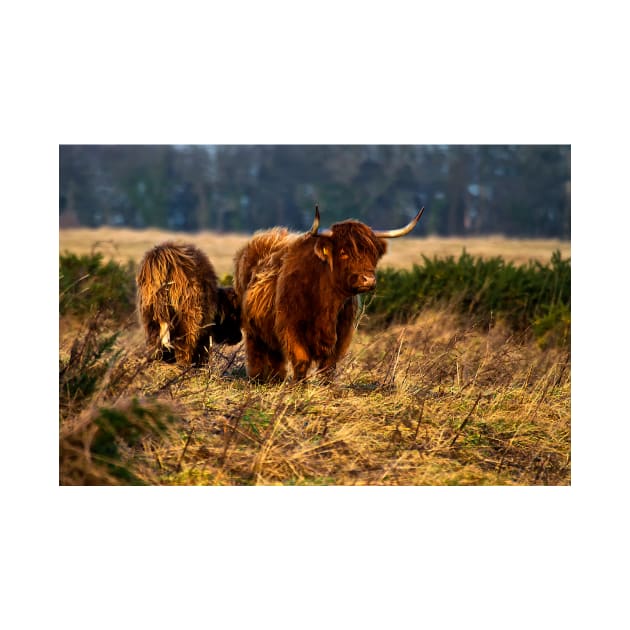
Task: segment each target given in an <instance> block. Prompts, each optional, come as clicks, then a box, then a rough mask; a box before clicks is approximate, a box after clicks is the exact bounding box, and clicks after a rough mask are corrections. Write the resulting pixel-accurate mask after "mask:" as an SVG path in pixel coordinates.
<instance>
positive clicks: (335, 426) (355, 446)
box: [60, 229, 571, 485]
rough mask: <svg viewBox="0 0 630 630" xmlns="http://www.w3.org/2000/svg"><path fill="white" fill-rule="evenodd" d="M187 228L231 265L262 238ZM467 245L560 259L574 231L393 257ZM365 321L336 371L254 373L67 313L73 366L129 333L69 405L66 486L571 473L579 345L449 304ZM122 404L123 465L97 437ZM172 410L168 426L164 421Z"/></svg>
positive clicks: (71, 242) (456, 479)
mask: <svg viewBox="0 0 630 630" xmlns="http://www.w3.org/2000/svg"><path fill="white" fill-rule="evenodd" d="M170 236H172V235H169V234H167V233H165V232H158V231H154V230H148V231H144V232H140V231H132V230H74V229H73V230H63V231H61V232H60V251H61V252H64V251H71V252H75V253H77V254H80V253H86V252H89V251H92V249H93V248H95V247H96V248H99V250H100V251H103V253H104V254H105V255H106V256H110V255H111V256H113V257H114V258H116V259H117V260H119V261H126V260H127V259H129V258H131V259H133V260H136V261H138V260H139V259H140V257H141V256H142V254H143V253H144V251H146V249H148V248H149V247H151V246H153V245H154V244H157V243H159V242H161V241H162V240H164V239H166V238H168V237H170ZM177 237H178V238H179V240H190V241H193V242H194V243H196V244H197V245H199V246H200V247H201V248H202V249H204V251H206V252H207V253H208V254H209V256H210V258H211V260H212V261H213V262H214V263H215V265H216V268H217V271H218V273H219V275H222V274H225V273H230V272H231V267H230V265H231V258H232V256H233V254H234V252H235V251H236V249H237V248H238V247H239V246H240V245H241V244H242V243H243V242H244V241H245V239H246V237H245V236H241V235H215V234H200V235H185V236H184V237H182V235H177ZM464 246H465V247H466V250H467V251H468V252H469V253H471V254H475V255H484V256H495V255H501V256H503V257H504V258H506V259H508V260H514V261H516V262H519V261H526V260H529V259H536V260H540V261H542V262H547V261H548V260H549V258H550V256H551V253H552V252H553V251H554V250H555V249H560V250H561V251H562V255H563V256H564V257H568V256H570V244H569V243H559V242H558V243H557V242H552V241H540V242H538V241H533V242H532V241H514V240H508V239H504V238H499V237H497V238H491V239H485V240H484V239H466V240H456V239H430V238H429V239H411V238H409V239H400V241H399V242H396V243H395V244H392V247H391V253H390V254H389V255H388V258H386V259H385V260H383V261H382V263H381V266H387V265H392V266H406V265H410V264H413V263H414V262H421V259H420V254H422V253H424V254H426V255H428V256H433V255H438V256H443V255H454V256H458V255H459V254H460V253H461V249H462V247H464ZM364 323H365V320H364V319H363V320H359V324H358V329H357V331H356V333H355V336H354V338H353V341H352V344H351V346H350V351H349V353H348V355H347V356H346V357H345V358H344V359H343V360H342V361H341V363H340V365H339V367H338V371H337V375H336V377H335V379H334V381H333V383H331V384H323V383H320V382H318V381H317V380H310V381H307V382H306V383H303V384H297V385H296V384H292V383H289V382H287V383H283V384H276V385H267V384H266V385H260V384H256V383H253V382H250V381H249V380H248V379H247V377H246V376H245V370H244V359H245V357H244V351H243V345H242V344H239V345H238V346H233V347H226V346H220V347H216V346H215V347H214V348H213V349H212V352H211V356H210V360H209V363H208V365H207V366H205V367H202V368H182V367H178V366H174V365H167V364H163V363H159V362H155V361H148V360H147V358H146V356H145V355H146V353H145V348H144V340H143V336H142V332H141V330H140V328H139V325H138V323H137V321H136V318H135V316H133V317H130V318H129V319H128V320H127V321H125V322H99V323H98V324H96V323H95V322H92V324H90V323H85V322H77V321H74V320H71V319H70V318H68V319H67V320H64V321H60V364H64V365H69V366H70V367H69V368H68V369H69V370H71V369H72V361H73V360H75V361H79V360H80V356H81V353H82V352H85V353H87V352H88V350H86V348H89V347H90V339H92V341H94V340H95V339H96V338H97V337H98V336H101V337H103V336H107V335H109V334H112V333H113V332H118V333H119V337H118V338H117V339H116V342H115V346H114V348H113V353H112V355H110V358H109V359H108V361H106V362H105V363H104V365H103V370H104V376H103V378H102V380H101V382H100V385H99V387H98V388H97V391H96V392H95V394H94V396H93V397H92V398H91V400H90V401H89V404H87V405H84V406H79V405H74V404H73V402H72V401H69V402H68V403H67V404H64V405H63V406H62V407H60V453H61V458H60V483H61V484H80V485H83V484H115V483H122V482H121V481H120V478H119V477H117V476H116V475H113V474H112V472H111V470H112V469H111V465H112V464H113V463H115V464H116V466H118V467H122V468H124V469H125V470H126V471H128V472H129V473H130V475H131V478H133V479H134V480H135V481H134V482H135V483H145V484H150V485H196V484H200V485H275V484H281V485H569V484H570V483H571V391H570V390H571V378H570V375H571V359H570V349H568V348H564V349H563V348H556V347H550V348H541V347H539V346H538V345H537V344H536V343H535V342H534V341H532V340H528V339H527V338H526V337H523V336H519V335H515V334H514V333H512V332H511V331H510V330H508V329H507V328H506V327H504V326H503V325H502V324H501V322H497V323H496V325H494V326H493V327H492V328H491V329H480V328H478V327H476V326H474V325H473V324H472V323H471V322H470V321H468V320H466V318H463V317H461V316H456V315H455V314H454V313H452V312H450V311H449V310H448V309H440V310H427V311H425V312H421V313H419V314H418V316H417V318H416V319H415V321H413V322H410V323H409V324H407V325H396V326H391V327H389V328H387V329H385V330H382V331H379V332H368V331H367V330H366V329H365V327H364V326H363V324H364ZM72 357H74V359H72ZM77 357H79V359H77ZM138 409H140V411H138ZM103 410H105V411H103ZM116 414H123V415H124V416H125V417H127V418H132V419H134V418H135V420H133V422H135V423H136V425H135V426H136V427H141V429H139V431H140V433H141V438H140V439H139V441H137V442H136V443H134V444H133V445H131V446H130V445H129V444H127V443H123V442H124V440H120V439H119V438H116V440H117V441H116V444H117V445H118V458H117V459H116V461H115V462H114V461H113V460H108V459H107V457H106V456H103V455H100V456H98V457H97V456H95V455H94V454H93V453H92V451H91V445H93V444H94V443H96V441H98V440H102V438H103V431H105V428H104V427H110V426H113V425H112V424H111V423H113V422H114V419H115V417H117V416H116ZM168 414H170V415H171V416H172V421H171V422H170V424H168V426H167V427H166V428H163V429H161V430H157V429H155V427H153V425H151V421H150V419H151V418H158V417H165V416H166V415H168ZM108 418H109V420H108ZM147 418H148V419H149V420H147ZM108 423H110V424H108ZM112 433H113V429H112Z"/></svg>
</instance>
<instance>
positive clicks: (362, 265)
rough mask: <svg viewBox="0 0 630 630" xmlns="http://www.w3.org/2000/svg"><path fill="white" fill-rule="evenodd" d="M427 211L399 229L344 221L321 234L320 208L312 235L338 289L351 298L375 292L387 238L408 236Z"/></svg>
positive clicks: (315, 247) (317, 211) (316, 212)
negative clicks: (383, 228) (378, 270)
mask: <svg viewBox="0 0 630 630" xmlns="http://www.w3.org/2000/svg"><path fill="white" fill-rule="evenodd" d="M423 212H424V208H422V209H421V210H420V212H418V214H417V215H416V216H415V217H414V218H413V219H412V220H411V221H410V222H409V223H408V224H407V225H406V226H405V227H404V228H400V229H398V230H387V231H384V232H383V231H374V230H372V229H371V228H369V227H368V226H367V225H365V224H364V223H361V222H360V221H352V220H350V221H342V222H341V223H335V224H333V225H332V226H331V227H330V229H329V230H325V231H323V232H320V231H319V220H320V219H319V207H318V206H315V221H314V222H313V227H312V228H311V230H310V235H311V236H312V237H313V238H314V239H315V243H314V251H315V254H316V255H317V257H318V258H320V259H321V260H322V262H323V263H326V264H327V265H328V267H329V268H330V271H331V273H332V275H333V278H334V280H333V281H334V283H335V285H336V287H337V288H338V289H340V290H341V291H343V292H344V293H347V294H350V295H356V294H357V293H365V292H366V291H372V290H373V289H374V288H375V287H376V264H377V262H378V261H379V260H380V258H381V256H383V254H384V253H385V252H386V250H387V243H386V241H385V240H384V239H386V238H397V237H399V236H404V235H405V234H409V232H411V230H413V228H414V227H415V225H416V223H417V222H418V220H419V219H420V217H421V216H422V213H423Z"/></svg>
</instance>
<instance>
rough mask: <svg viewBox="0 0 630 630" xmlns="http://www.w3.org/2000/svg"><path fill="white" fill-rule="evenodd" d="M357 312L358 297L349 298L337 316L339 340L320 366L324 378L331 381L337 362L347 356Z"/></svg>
mask: <svg viewBox="0 0 630 630" xmlns="http://www.w3.org/2000/svg"><path fill="white" fill-rule="evenodd" d="M356 312H357V299H356V297H353V298H350V299H348V300H347V301H346V302H345V303H344V305H343V306H342V307H341V310H340V311H339V315H338V316H337V326H336V332H337V340H336V343H335V346H334V348H333V350H332V352H331V354H330V355H329V356H327V357H325V358H324V359H323V360H322V361H321V363H320V366H319V373H320V374H321V375H322V377H323V378H324V380H326V381H331V380H332V379H333V377H334V375H335V370H336V368H337V363H338V362H339V361H340V360H341V359H342V358H343V357H344V356H345V354H346V352H347V351H348V347H349V346H350V342H351V341H352V335H353V333H354V319H355V316H356Z"/></svg>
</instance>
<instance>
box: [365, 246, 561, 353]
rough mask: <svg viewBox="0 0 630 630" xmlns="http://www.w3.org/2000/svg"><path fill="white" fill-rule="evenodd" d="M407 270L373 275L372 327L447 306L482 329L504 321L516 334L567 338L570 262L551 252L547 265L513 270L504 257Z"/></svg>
mask: <svg viewBox="0 0 630 630" xmlns="http://www.w3.org/2000/svg"><path fill="white" fill-rule="evenodd" d="M423 258H424V264H423V265H422V266H420V265H414V266H413V268H412V269H411V270H404V269H402V270H395V269H382V270H378V271H377V278H378V285H377V286H378V288H377V292H376V295H375V296H374V298H373V299H372V300H370V301H369V303H368V304H367V306H366V312H367V313H368V314H370V315H371V316H372V317H371V319H372V322H373V324H372V325H387V324H389V323H391V322H394V321H398V322H404V321H409V320H410V319H413V317H415V316H416V315H417V314H418V313H419V312H420V311H421V310H422V309H423V308H426V307H428V306H449V307H451V308H455V309H457V310H458V311H459V312H461V313H467V314H469V315H471V316H472V317H473V318H474V319H475V320H476V321H478V322H479V323H482V324H483V325H489V324H491V322H492V321H493V320H494V319H496V318H502V319H504V320H505V321H506V322H507V323H508V324H509V325H510V326H511V327H512V328H513V329H514V330H518V331H522V330H529V329H531V330H532V331H533V332H534V334H535V335H536V336H537V337H539V338H541V337H545V338H546V339H547V340H548V341H551V340H552V339H553V340H554V341H555V342H557V343H566V342H567V341H569V340H570V334H569V330H570V325H571V317H570V308H571V261H570V259H567V260H562V258H561V255H560V252H555V253H554V254H553V256H552V257H551V261H550V263H549V264H547V265H543V264H541V263H539V262H529V263H528V264H526V265H520V266H515V265H514V264H513V263H512V262H505V261H504V260H503V258H500V257H495V258H490V259H486V260H484V259H482V258H480V257H477V258H473V257H472V256H471V255H470V254H468V253H466V251H464V252H463V253H462V254H461V256H460V257H459V259H458V260H455V258H454V257H453V256H450V257H448V258H437V257H435V258H433V259H430V258H428V257H426V256H424V257H423Z"/></svg>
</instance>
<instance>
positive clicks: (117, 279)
mask: <svg viewBox="0 0 630 630" xmlns="http://www.w3.org/2000/svg"><path fill="white" fill-rule="evenodd" d="M134 306H135V272H134V265H133V263H132V262H129V263H128V264H127V265H120V264H118V263H116V262H114V261H112V260H110V261H108V262H106V263H104V262H103V256H102V254H100V253H96V254H90V255H83V256H77V255H76V254H70V253H65V254H62V255H61V256H59V314H60V315H65V314H68V313H72V314H75V315H79V316H84V315H88V314H94V313H96V312H105V313H107V314H108V315H109V316H111V317H126V316H128V315H130V314H131V313H132V312H133V310H134Z"/></svg>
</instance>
